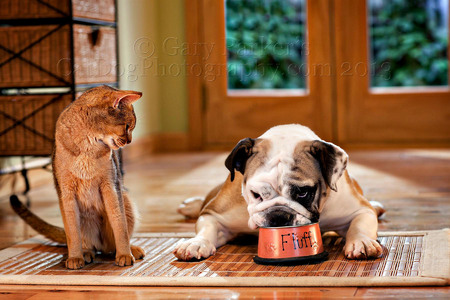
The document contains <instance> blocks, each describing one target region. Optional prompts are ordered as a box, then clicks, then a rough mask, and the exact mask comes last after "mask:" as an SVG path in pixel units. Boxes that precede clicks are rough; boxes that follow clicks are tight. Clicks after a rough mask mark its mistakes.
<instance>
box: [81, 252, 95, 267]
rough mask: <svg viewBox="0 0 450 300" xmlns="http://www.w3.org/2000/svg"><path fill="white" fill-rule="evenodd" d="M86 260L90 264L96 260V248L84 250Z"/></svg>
mask: <svg viewBox="0 0 450 300" xmlns="http://www.w3.org/2000/svg"><path fill="white" fill-rule="evenodd" d="M83 257H84V262H85V263H87V264H90V263H92V262H94V258H95V252H94V250H83Z"/></svg>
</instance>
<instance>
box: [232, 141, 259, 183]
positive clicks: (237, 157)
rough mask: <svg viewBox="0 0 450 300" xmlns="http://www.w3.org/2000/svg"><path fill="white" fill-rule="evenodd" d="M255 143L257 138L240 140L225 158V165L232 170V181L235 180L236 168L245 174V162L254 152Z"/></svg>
mask: <svg viewBox="0 0 450 300" xmlns="http://www.w3.org/2000/svg"><path fill="white" fill-rule="evenodd" d="M254 145H255V140H254V139H251V138H245V139H243V140H240V141H239V143H237V145H236V146H235V147H234V149H233V150H232V151H231V153H230V155H228V157H227V159H226V160H225V166H226V167H227V169H228V170H229V171H230V174H231V181H233V180H234V170H236V171H239V172H241V173H242V175H244V171H245V164H246V163H247V159H248V158H249V157H250V156H252V154H253V151H252V150H253V146H254Z"/></svg>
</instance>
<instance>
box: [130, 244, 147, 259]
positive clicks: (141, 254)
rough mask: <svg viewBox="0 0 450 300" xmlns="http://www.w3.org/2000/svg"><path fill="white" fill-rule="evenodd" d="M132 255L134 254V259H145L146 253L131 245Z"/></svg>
mask: <svg viewBox="0 0 450 300" xmlns="http://www.w3.org/2000/svg"><path fill="white" fill-rule="evenodd" d="M130 248H131V254H133V256H134V259H136V260H137V259H143V258H144V257H145V251H144V249H142V248H141V247H139V246H134V245H131V246H130Z"/></svg>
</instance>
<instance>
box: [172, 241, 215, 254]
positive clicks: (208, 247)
mask: <svg viewBox="0 0 450 300" xmlns="http://www.w3.org/2000/svg"><path fill="white" fill-rule="evenodd" d="M173 254H174V255H175V256H176V257H177V258H178V259H180V260H192V259H202V258H208V257H210V256H211V255H214V254H216V247H215V246H214V245H213V243H211V242H210V241H209V240H206V239H204V238H198V237H195V238H192V239H189V240H187V241H185V242H182V243H180V244H178V245H177V246H176V247H175V250H173Z"/></svg>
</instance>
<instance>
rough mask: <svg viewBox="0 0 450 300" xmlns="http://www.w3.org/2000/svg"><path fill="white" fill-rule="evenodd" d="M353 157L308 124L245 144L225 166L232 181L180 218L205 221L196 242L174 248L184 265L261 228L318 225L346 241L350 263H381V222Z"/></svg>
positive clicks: (187, 206) (190, 204)
mask: <svg viewBox="0 0 450 300" xmlns="http://www.w3.org/2000/svg"><path fill="white" fill-rule="evenodd" d="M347 161H348V155H347V153H345V151H344V150H342V149H341V148H340V147H338V146H336V145H334V144H332V143H328V142H325V141H323V140H321V139H320V138H319V137H318V136H317V135H316V134H315V133H314V132H313V131H312V130H311V129H309V128H308V127H305V126H302V125H296V124H292V125H280V126H276V127H273V128H271V129H269V130H268V131H267V132H265V133H264V134H263V135H261V136H260V137H259V138H256V139H251V138H246V139H243V140H241V141H240V142H239V143H238V144H237V145H236V146H235V147H234V149H233V150H232V151H231V153H230V154H229V156H228V157H227V159H226V161H225V166H226V167H227V168H228V170H229V171H230V174H229V176H228V178H227V180H226V181H225V182H224V183H223V184H221V185H219V186H217V187H216V188H214V189H213V190H212V191H211V192H210V193H209V194H208V195H207V196H206V198H204V199H203V198H190V199H187V200H185V201H184V202H183V203H182V204H181V205H180V207H179V208H178V212H180V213H181V214H183V215H185V216H187V217H197V216H199V218H198V220H197V223H196V236H195V237H194V238H192V239H189V240H187V241H185V242H182V243H180V244H178V245H177V246H176V247H175V250H174V252H173V253H174V255H175V256H176V257H177V258H178V259H180V260H192V259H202V258H207V257H209V256H211V255H214V254H215V252H216V249H217V248H218V247H220V246H222V245H224V244H226V243H227V242H228V241H230V240H231V239H233V238H234V237H236V235H237V234H239V233H252V232H255V231H256V229H257V228H258V227H278V226H298V225H305V224H309V223H314V222H319V226H320V229H321V231H322V232H326V231H335V232H337V233H338V234H340V235H341V236H344V237H345V240H346V242H345V246H344V249H343V250H344V253H345V256H346V257H347V258H348V259H366V258H373V257H378V256H379V255H380V254H381V252H382V249H381V246H380V244H379V243H378V242H377V228H378V219H377V217H378V216H379V215H381V214H382V213H383V212H384V210H383V208H382V206H381V205H379V204H377V205H372V204H371V203H370V202H369V201H368V200H367V199H366V198H365V197H364V196H363V193H362V190H361V188H360V186H359V185H358V183H357V182H356V181H355V180H354V179H353V178H351V177H350V175H349V173H348V171H347V169H346V166H347Z"/></svg>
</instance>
